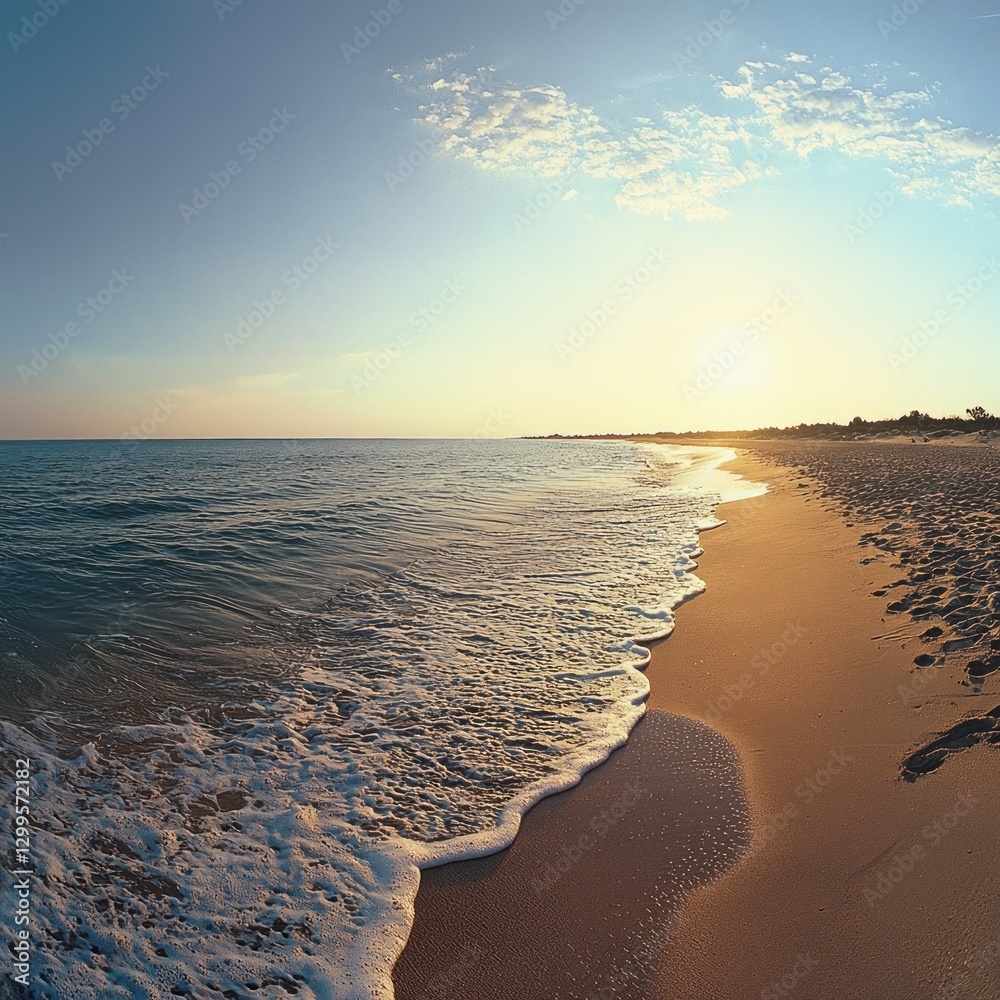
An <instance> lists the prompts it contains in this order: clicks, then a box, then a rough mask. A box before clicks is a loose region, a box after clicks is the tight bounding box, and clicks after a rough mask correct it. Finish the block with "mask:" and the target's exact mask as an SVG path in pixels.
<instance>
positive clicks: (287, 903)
mask: <svg viewBox="0 0 1000 1000" xmlns="http://www.w3.org/2000/svg"><path fill="white" fill-rule="evenodd" d="M729 457H731V453H729V452H727V451H725V450H724V449H712V448H703V449H680V448H673V447H670V446H656V445H635V444H629V443H622V442H584V441H572V442H562V441H353V440H352V441H328V440H320V441H216V442H174V441H147V442H24V443H3V444H0V689H2V691H3V699H2V705H0V744H2V753H0V760H2V768H3V770H2V778H3V781H4V784H5V785H8V784H9V785H11V788H12V787H13V786H12V783H13V779H14V770H15V762H16V761H19V760H20V761H30V765H31V766H30V770H31V782H30V783H31V790H30V833H31V837H30V844H31V846H30V858H22V859H21V862H20V863H21V864H22V866H23V865H24V864H25V863H27V864H29V866H30V869H31V870H32V871H33V872H34V874H33V875H32V876H31V879H30V880H31V899H30V928H31V940H30V949H31V950H30V964H31V969H32V979H33V982H34V987H33V993H32V995H34V996H38V997H46V998H48V997H51V998H58V1000H64V998H70V997H72V998H79V1000H89V998H111V997H122V998H132V997H150V998H160V997H172V996H196V997H216V996H218V997H242V996H246V995H249V994H252V995H254V996H261V997H282V996H298V997H301V998H313V997H316V998H337V1000H346V998H384V997H388V996H390V995H391V981H390V972H391V968H392V964H393V962H394V960H395V958H396V956H397V955H398V953H399V951H400V949H401V947H402V945H403V943H404V942H405V939H406V935H407V933H408V930H409V927H410V923H411V921H412V904H413V899H414V896H415V892H416V887H417V883H418V877H419V876H418V868H419V867H426V866H428V865H432V864H436V863H441V862H442V861H445V860H451V859H458V858H463V857H472V856H477V855H481V854H485V853H489V852H492V851H495V850H498V849H500V848H502V847H503V846H505V845H507V844H509V843H510V841H511V839H512V837H513V836H514V834H515V832H516V828H517V825H518V822H519V820H520V817H521V816H522V815H523V813H524V812H525V811H526V810H527V808H528V807H529V806H530V805H531V804H532V803H533V802H535V801H537V800H538V799H539V798H540V797H542V796H544V795H545V794H549V793H551V792H553V791H556V790H559V789H563V788H565V787H568V786H569V785H571V784H573V783H574V782H575V781H576V780H578V778H579V777H580V775H581V774H582V773H584V772H585V771H586V770H587V769H589V768H590V767H592V766H594V765H595V764H596V763H598V762H600V761H601V760H603V759H605V758H606V757H607V756H608V754H609V753H610V752H611V751H612V750H613V749H614V748H615V747H617V746H620V745H621V744H622V743H623V742H624V741H625V739H626V738H627V735H628V733H629V731H630V729H631V728H632V726H633V725H634V724H635V722H636V721H637V720H638V718H639V717H640V716H641V714H642V711H643V699H644V697H645V695H646V694H647V691H648V686H647V683H646V679H645V676H644V675H643V673H642V667H643V666H644V665H645V663H646V662H647V659H648V651H647V649H646V648H645V646H644V645H643V642H644V640H645V641H647V642H648V641H650V640H651V639H652V638H653V637H659V636H664V635H666V634H668V633H669V631H670V630H671V628H672V627H673V621H674V619H673V612H674V610H675V609H676V608H677V606H678V605H679V604H681V603H682V602H683V601H685V600H686V599H688V598H690V597H693V596H694V595H696V594H697V593H699V592H700V591H701V590H702V589H703V584H702V583H701V581H699V580H698V579H697V577H696V576H694V575H693V572H692V571H693V570H694V569H695V559H696V558H697V556H698V554H699V551H700V550H699V548H698V532H699V530H702V529H704V528H707V527H711V526H712V525H713V524H716V523H718V522H716V521H715V519H714V510H715V507H716V505H717V504H718V503H719V502H720V500H722V499H736V498H738V497H741V496H747V495H751V494H753V493H755V492H759V490H758V489H757V488H756V487H754V486H753V485H751V484H747V483H744V482H741V481H739V480H737V478H736V477H735V476H731V475H729V474H727V473H725V472H723V471H721V470H720V469H719V468H718V467H719V465H720V464H721V463H722V462H724V461H725V460H726V459H727V458H729ZM12 798H13V791H12V790H11V792H10V794H9V795H8V796H7V799H6V800H5V801H9V800H12ZM5 828H9V824H5ZM3 856H4V858H5V859H7V858H9V857H10V856H11V855H10V852H9V851H8V850H7V848H4V852H3ZM9 863H10V864H11V865H12V867H11V870H13V864H14V862H13V861H11V862H9ZM9 881H10V880H8V882H9ZM7 902H8V906H7V907H6V912H8V913H12V912H14V909H13V908H14V906H15V900H14V899H13V896H12V897H11V898H10V899H9V900H8V901H7Z"/></svg>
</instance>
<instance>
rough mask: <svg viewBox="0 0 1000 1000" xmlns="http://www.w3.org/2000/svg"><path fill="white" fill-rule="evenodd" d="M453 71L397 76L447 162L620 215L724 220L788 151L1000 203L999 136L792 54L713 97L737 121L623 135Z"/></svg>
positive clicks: (692, 114) (915, 190)
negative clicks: (605, 200)
mask: <svg viewBox="0 0 1000 1000" xmlns="http://www.w3.org/2000/svg"><path fill="white" fill-rule="evenodd" d="M455 64H456V59H455V58H452V57H448V58H442V59H437V60H433V61H430V62H428V63H427V64H426V65H425V67H424V72H423V73H422V74H416V75H411V76H409V77H404V76H403V75H402V74H396V75H395V79H396V80H397V81H399V82H401V83H406V84H409V85H410V86H411V87H413V88H414V89H415V90H416V91H417V92H418V93H419V94H420V97H421V101H422V104H421V108H420V111H421V115H422V117H423V119H424V120H425V121H426V122H428V123H429V124H431V125H433V126H434V127H435V130H436V131H435V134H436V135H437V136H438V137H439V142H440V148H441V151H442V152H444V153H446V154H448V155H450V156H453V157H455V158H456V159H460V160H468V161H469V162H470V163H472V164H474V165H475V166H476V167H478V168H481V169H485V170H530V171H532V172H533V173H535V174H536V175H538V176H540V177H543V178H547V179H548V178H555V177H559V178H562V179H572V180H573V181H576V179H577V178H581V179H582V178H584V177H589V178H592V179H595V180H598V181H603V182H606V183H607V184H608V185H609V186H611V187H612V196H613V197H614V199H615V201H616V202H617V204H618V205H619V206H621V207H622V208H624V209H627V210H629V211H634V212H638V213H641V214H647V215H659V216H662V217H664V218H673V217H678V216H679V217H683V218H687V219H703V218H719V217H723V216H725V215H727V214H728V212H727V208H726V206H725V199H726V196H727V195H728V194H729V193H730V192H732V191H733V190H734V189H737V188H740V187H742V186H744V185H746V184H748V183H751V182H754V181H759V180H761V179H763V178H765V177H769V176H775V175H776V173H777V170H776V169H775V166H774V163H775V161H774V159H773V158H771V154H772V153H777V152H782V151H784V152H789V153H793V154H795V155H796V156H798V157H800V158H802V159H808V158H809V157H811V156H813V155H815V154H818V153H824V152H825V153H834V154H839V155H845V156H849V157H853V158H857V159H869V160H877V161H880V162H882V163H884V165H885V166H886V168H887V169H888V170H889V172H890V175H891V176H893V177H894V178H895V179H896V182H897V184H898V186H899V189H900V190H901V191H902V192H904V193H905V194H909V195H913V196H916V195H922V196H929V197H935V198H938V199H940V200H942V201H944V202H946V203H948V204H955V205H969V204H971V203H972V202H973V201H974V200H975V199H976V198H977V197H981V196H983V195H1000V140H998V139H997V138H996V137H995V136H991V135H983V134H981V133H978V132H975V131H973V130H971V129H965V128H956V127H954V126H953V125H952V124H951V123H949V122H945V121H942V120H941V119H939V118H932V117H928V111H929V106H930V105H931V104H932V102H933V95H932V94H931V92H930V91H929V90H928V89H926V88H923V89H917V90H891V89H889V88H888V87H887V86H886V85H884V84H883V83H880V84H872V85H869V86H863V85H856V84H855V83H854V82H852V80H851V78H850V77H849V76H848V75H847V74H845V73H842V72H839V71H838V70H835V69H832V68H830V67H822V68H816V67H815V66H814V65H813V63H812V60H811V59H810V58H809V57H808V56H804V55H800V54H798V53H792V54H791V55H789V56H787V57H786V59H785V60H784V61H783V62H782V63H772V62H768V63H764V62H747V63H745V64H744V65H743V66H741V67H740V68H739V70H738V73H737V81H736V82H731V81H721V82H720V83H719V84H718V93H719V94H720V95H721V96H722V97H723V98H725V99H726V104H727V105H728V108H727V110H730V109H731V111H732V113H731V114H723V115H718V114H716V115H712V114H708V113H706V112H704V111H703V110H701V109H699V108H697V107H694V106H690V107H686V108H683V109H681V110H664V111H662V113H661V115H660V117H659V119H658V120H651V119H649V118H636V119H634V120H633V121H632V122H631V123H630V124H628V125H625V126H624V127H622V126H620V125H618V124H617V123H611V122H606V121H602V119H601V118H600V116H599V115H598V114H597V113H596V112H595V111H593V110H591V109H589V108H586V107H584V106H582V105H580V104H577V103H576V102H574V101H573V100H571V99H570V97H569V96H568V95H567V94H566V93H565V92H564V91H563V90H561V89H560V88H559V87H555V86H551V85H541V86H535V87H525V88H518V87H515V86H513V85H509V84H502V83H498V82H497V81H496V80H494V79H493V73H492V71H491V70H480V71H478V72H476V73H467V72H464V71H461V70H459V69H457V68H456V65H455ZM768 159H769V160H770V163H771V165H770V166H768V167H767V168H764V167H762V166H761V165H760V163H761V162H762V161H763V160H768ZM577 183H578V182H577ZM573 190H576V187H574V188H573ZM567 197H569V196H567Z"/></svg>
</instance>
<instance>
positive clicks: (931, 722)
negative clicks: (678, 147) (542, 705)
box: [395, 442, 1000, 1000]
mask: <svg viewBox="0 0 1000 1000" xmlns="http://www.w3.org/2000/svg"><path fill="white" fill-rule="evenodd" d="M893 449H895V450H893ZM728 468H729V469H731V470H732V471H735V472H738V473H741V474H743V475H745V476H747V477H749V478H752V479H756V480H763V481H766V482H768V483H769V484H770V485H771V487H772V492H771V493H770V494H769V495H768V496H766V497H761V498H759V499H756V500H751V501H744V502H741V503H736V504H730V505H726V506H725V507H724V508H722V509H720V516H721V517H723V518H725V519H726V520H727V524H726V525H725V526H723V527H721V528H719V529H717V530H715V531H712V532H709V533H706V534H705V535H703V545H704V548H705V554H704V556H703V558H702V559H701V560H700V569H699V575H701V576H702V578H703V579H705V580H706V582H707V583H708V590H707V592H706V593H705V594H704V595H702V596H700V597H699V598H697V599H696V600H695V601H693V602H690V603H689V604H688V605H686V606H685V607H683V608H682V609H681V610H680V611H679V612H678V627H677V629H676V631H675V632H674V634H673V635H672V636H671V637H670V638H669V639H668V640H666V641H664V642H662V643H660V644H659V645H658V646H657V647H656V649H655V650H654V655H653V660H652V663H651V664H650V666H649V668H648V670H649V677H650V682H651V689H652V690H651V695H650V699H649V704H648V712H647V716H646V718H645V719H644V720H643V721H642V722H641V723H640V724H639V725H638V726H637V727H636V729H635V731H634V733H633V737H632V739H631V740H630V742H629V743H628V745H627V746H626V747H625V748H623V749H622V750H620V751H619V752H618V753H616V754H615V755H614V756H613V757H612V759H611V760H610V761H609V762H608V763H607V764H605V765H604V766H602V767H600V768H598V769H597V770H595V771H593V772H591V774H589V775H588V776H587V777H586V778H585V779H584V781H583V782H582V783H581V784H580V785H579V786H578V787H577V788H576V789H573V790H571V791H569V792H566V793H564V794H562V795H559V796H556V797H553V798H551V799H548V800H546V801H544V802H543V803H541V804H540V805H539V806H537V807H536V808H535V809H534V810H532V811H531V812H530V813H529V814H528V815H527V816H526V817H525V821H524V824H523V826H522V830H521V832H520V834H519V836H518V838H517V840H516V842H515V844H514V845H513V847H512V848H510V849H509V850H508V851H505V852H504V853H502V854H500V855H497V856H495V857H493V858H489V859H484V860H481V861H476V862H466V863H461V864H457V865H450V866H446V867H442V868H439V869H435V870H431V871H427V872H425V873H424V874H423V877H422V884H421V889H420V894H419V896H418V900H417V905H416V922H415V926H414V928H413V932H412V935H411V940H410V943H409V945H408V946H407V949H406V951H405V952H404V953H403V956H402V958H401V959H400V962H399V963H398V965H397V968H396V973H395V983H396V995H397V997H399V998H401V1000H410V998H413V1000H416V998H418V997H433V996H438V997H455V998H459V997H461V998H465V997H468V998H492V997H497V998H500V997H508V998H524V1000H533V998H536V997H537V998H541V997H561V998H566V1000H570V998H597V997H600V998H608V997H622V998H625V997H635V998H664V1000H667V998H671V1000H673V998H700V997H704V998H713V1000H714V998H733V1000H736V998H748V997H761V998H762V1000H769V998H773V997H791V996H794V997H802V998H816V1000H821V998H822V1000H828V998H831V997H843V998H859V1000H860V998H869V997H879V998H882V997H886V998H897V997H898V998H925V997H926V998H938V997H940V998H945V997H955V998H958V997H970V998H983V1000H985V998H993V997H996V996H998V995H1000V915H998V914H997V912H996V907H995V903H994V894H995V889H996V884H997V879H998V877H997V875H996V874H995V872H994V871H993V869H992V865H991V861H992V853H993V845H994V843H995V831H996V823H997V818H998V815H997V810H998V803H997V795H996V778H995V774H996V765H997V758H996V756H995V751H994V749H993V748H992V747H991V746H990V745H989V744H990V743H991V742H994V741H995V739H996V729H995V724H996V718H997V715H998V714H1000V713H996V712H994V709H995V708H996V703H997V701H998V700H1000V696H998V695H997V694H996V691H995V687H994V685H995V681H991V676H990V675H991V673H992V671H993V670H994V669H996V667H995V663H996V655H995V654H996V652H997V650H996V646H997V638H998V635H1000V633H998V631H997V618H996V612H997V602H996V584H995V580H996V575H997V574H996V570H997V562H996V542H997V537H998V536H997V523H998V521H997V517H998V511H997V497H996V490H995V487H994V485H993V484H995V482H996V478H995V476H996V452H995V451H994V450H992V449H989V448H967V449H945V448H936V447H933V448H930V447H929V448H923V449H916V448H915V449H912V450H907V449H905V448H902V446H890V445H862V444H858V445H823V444H814V443H811V442H794V443H780V444H779V443H775V444H765V443H761V444H756V443H755V445H754V447H753V450H752V451H751V452H744V453H743V454H742V455H741V458H740V459H739V461H738V462H735V463H732V464H730V465H729V466H728ZM991 546H992V547H991ZM595 823H596V826H595ZM600 830H603V831H604V832H603V833H601V832H599V831H600ZM585 844H586V846H584V845H585ZM560 869H563V870H560Z"/></svg>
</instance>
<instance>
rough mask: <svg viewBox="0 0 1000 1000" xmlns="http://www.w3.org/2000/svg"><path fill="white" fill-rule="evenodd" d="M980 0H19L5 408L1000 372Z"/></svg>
mask: <svg viewBox="0 0 1000 1000" xmlns="http://www.w3.org/2000/svg"><path fill="white" fill-rule="evenodd" d="M372 11H375V12H376V14H377V15H378V16H377V17H373V14H372ZM994 12H1000V8H997V11H994V9H993V8H991V7H989V6H988V5H986V4H985V0H967V2H966V0H959V2H950V3H942V2H940V0H926V2H925V3H919V2H918V0H906V3H905V4H900V5H894V4H892V3H878V2H868V0H864V2H861V0H854V2H847V3H843V4H838V5H826V6H824V7H823V10H822V16H817V13H816V10H815V9H814V8H810V7H808V6H807V5H803V4H801V3H792V2H774V0H769V2H766V3H765V2H764V0H734V2H732V3H721V2H719V0H712V2H705V3H701V2H690V0H688V2H683V3H679V4H674V5H670V6H669V9H666V5H663V4H660V3H658V2H652V0H650V2H632V3H620V4H616V5H614V6H612V5H609V4H599V3H597V2H596V0H584V2H582V3H579V4H578V5H577V4H574V3H572V2H571V0H564V2H563V4H562V6H561V7H560V5H558V4H557V3H554V2H552V0H538V2H528V0H517V2H513V3H509V4H504V5H500V4H483V3H479V2H454V3H453V2H444V3H434V4H420V3H416V2H412V0H411V2H407V0H393V2H392V4H391V5H389V4H388V3H382V2H380V0H378V2H376V3H374V4H373V3H371V2H369V3H336V4H334V3H329V2H324V3H321V2H308V0H299V2H295V3H278V2H264V0H242V2H241V3H237V2H235V0H219V2H218V3H216V4H214V5H213V2H212V0H172V2H171V3H165V2H164V3H157V4H141V5H138V4H131V3H126V2H119V0H108V2H103V3H100V4H97V3H87V2H86V0H69V2H67V3H65V4H60V3H58V0H42V2H41V3H40V2H38V0H35V2H22V0H17V2H13V3H10V4H8V5H6V7H5V9H4V13H3V15H2V23H0V31H2V32H3V34H4V36H5V40H3V41H2V42H0V83H2V86H3V92H4V94H5V95H6V100H5V101H4V102H3V104H2V106H0V116H2V119H3V133H4V136H5V144H4V157H3V170H4V184H3V185H2V188H0V233H2V234H3V238H2V239H0V280H2V282H3V286H2V296H3V311H2V313H0V436H2V437H7V438H21V437H109V438H118V437H121V436H123V435H128V436H133V437H155V436H162V437H216V436H225V437H231V436H250V437H258V436H263V437H272V436H273V437H286V436H378V435H390V436H410V435H417V436H424V435H429V436H460V437H471V436H498V435H499V436H505V435H517V434H535V433H548V432H556V431H559V432H567V433H586V432H599V431H619V432H630V431H636V430H657V429H666V428H672V429H686V428H696V427H718V428H725V427H743V426H751V425H753V426H756V425H761V424H770V423H780V424H784V423H797V422H799V421H802V420H808V421H812V420H828V419H840V420H847V419H850V418H851V417H852V416H854V415H855V414H857V413H861V414H864V415H870V416H880V415H884V414H894V413H898V412H902V411H904V410H909V409H912V408H914V407H919V408H920V409H927V410H931V411H932V412H937V413H946V412H958V411H961V410H963V409H964V408H965V407H966V406H971V405H974V404H976V405H985V406H987V407H988V408H992V409H997V408H1000V398H998V387H997V382H996V378H995V372H996V371H997V368H998V362H1000V347H998V344H1000V338H998V337H997V330H996V321H997V319H998V316H1000V310H998V305H1000V281H998V280H996V279H997V278H1000V264H995V263H994V262H995V259H996V258H995V255H997V254H1000V246H998V245H997V240H996V237H995V232H996V223H997V205H998V199H1000V142H998V140H997V139H996V138H995V137H996V136H997V135H998V134H1000V120H998V119H1000V110H998V106H997V102H996V100H995V95H996V93H997V90H998V82H1000V81H998V76H1000V68H998V66H997V62H996V59H995V52H996V46H997V42H998V40H1000V18H996V19H994V18H983V17H981V15H984V14H990V13H994ZM32 22H34V23H32ZM379 22H381V23H379ZM366 26H367V31H368V36H366V35H365V31H366ZM359 32H360V33H361V34H360V35H359V34H358V33H359ZM369 36H370V37H369ZM359 39H360V41H362V42H364V41H367V44H365V45H361V44H358V41H359Z"/></svg>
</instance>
